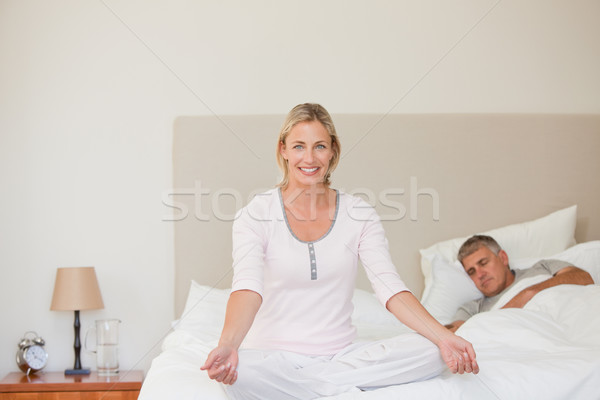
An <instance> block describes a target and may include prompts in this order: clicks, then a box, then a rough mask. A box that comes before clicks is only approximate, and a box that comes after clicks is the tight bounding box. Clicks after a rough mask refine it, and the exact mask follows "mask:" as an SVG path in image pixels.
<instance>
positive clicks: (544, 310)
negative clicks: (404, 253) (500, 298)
mask: <svg viewBox="0 0 600 400" xmlns="http://www.w3.org/2000/svg"><path fill="white" fill-rule="evenodd" d="M395 330H397V332H398V333H400V332H402V328H401V327H396V328H393V327H390V326H388V325H386V326H381V336H384V337H387V336H389V335H390V333H392V332H395ZM358 331H359V333H360V332H368V336H369V337H370V338H371V337H372V336H374V335H375V334H376V331H377V328H376V327H375V325H373V324H369V325H368V326H364V327H363V326H361V325H360V324H358ZM457 333H458V334H459V335H461V336H463V337H464V338H466V339H467V340H469V341H471V343H473V345H474V347H475V350H476V352H477V359H478V362H479V365H480V368H481V372H480V373H479V374H478V375H472V374H465V375H453V374H451V373H449V372H448V373H444V374H442V375H441V376H439V377H437V378H435V379H431V380H429V381H425V382H418V383H411V384H406V385H399V386H393V387H387V388H382V389H378V390H374V391H368V392H362V393H348V394H344V395H340V396H336V397H331V398H328V399H336V400H349V399H358V400H384V399H385V400H389V399H412V400H414V399H461V400H468V399H473V400H482V399H484V400H485V399H502V400H504V399H506V400H515V399H523V400H525V399H527V400H531V399H544V400H551V399H557V400H558V399H561V400H562V399H565V400H567V399H568V400H572V399H582V400H590V399H600V286H597V285H590V286H585V287H584V286H575V285H562V286H557V287H554V288H551V289H546V290H544V291H543V292H541V293H539V294H538V295H536V296H535V297H534V298H533V299H532V300H531V301H530V302H529V303H528V304H527V306H526V307H525V308H524V309H501V310H494V311H490V312H487V313H482V314H479V315H476V316H475V317H473V318H471V319H469V320H468V321H467V322H466V323H465V324H464V325H463V326H462V327H461V328H460V329H459V330H458V332H457ZM215 343H216V338H215V340H210V341H201V340H199V339H197V336H195V335H194V334H193V333H192V332H189V331H186V330H185V329H179V330H176V331H174V332H172V333H171V334H170V335H169V336H168V337H167V338H166V339H165V341H164V343H163V352H162V353H161V354H160V355H159V356H158V357H157V358H156V359H155V360H154V361H153V363H152V367H151V368H150V370H149V372H148V374H147V377H146V380H145V382H144V385H143V387H142V392H141V394H140V397H139V399H141V400H153V399H161V400H163V399H178V400H192V399H202V400H225V399H227V397H226V396H225V392H224V391H223V389H222V387H221V386H220V385H219V384H218V383H216V382H213V381H211V380H210V379H208V377H207V376H206V373H205V372H204V371H200V365H202V364H203V362H204V360H205V359H206V354H207V353H208V352H209V351H210V350H211V349H212V348H213V346H214V344H215ZM266 400H277V399H266Z"/></svg>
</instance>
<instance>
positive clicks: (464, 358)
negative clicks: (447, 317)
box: [438, 334, 479, 374]
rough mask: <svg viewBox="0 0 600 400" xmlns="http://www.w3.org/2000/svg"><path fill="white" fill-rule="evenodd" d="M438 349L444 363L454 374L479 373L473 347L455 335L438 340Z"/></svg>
mask: <svg viewBox="0 0 600 400" xmlns="http://www.w3.org/2000/svg"><path fill="white" fill-rule="evenodd" d="M438 347H439V348H440V353H441V354H442V358H443V359H444V362H445V363H446V365H447V366H448V368H450V371H452V373H454V374H463V373H465V372H466V373H473V374H477V373H478V372H479V365H478V364H477V360H476V357H475V350H473V345H472V344H471V343H469V342H468V341H466V340H465V339H463V338H461V337H460V336H456V335H455V334H451V335H448V336H446V337H445V338H444V339H442V340H440V342H439V344H438Z"/></svg>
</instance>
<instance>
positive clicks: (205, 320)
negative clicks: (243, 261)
mask: <svg viewBox="0 0 600 400" xmlns="http://www.w3.org/2000/svg"><path fill="white" fill-rule="evenodd" d="M230 293H231V289H216V288H212V287H210V286H204V285H200V284H199V283H197V282H196V281H194V280H192V282H191V284H190V291H189V292H188V297H187V301H186V303H185V308H184V310H183V314H181V318H180V319H179V320H176V321H174V322H173V329H174V330H186V331H188V332H190V333H191V334H192V335H194V337H197V338H198V339H200V340H202V341H204V342H212V341H215V340H218V339H219V337H220V336H221V330H222V329H223V323H224V322H225V309H226V308H227V300H228V299H229V294H230Z"/></svg>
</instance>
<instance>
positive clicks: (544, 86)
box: [0, 0, 600, 375]
mask: <svg viewBox="0 0 600 400" xmlns="http://www.w3.org/2000/svg"><path fill="white" fill-rule="evenodd" d="M490 10H491V11H490ZM598 15H600V3H599V2H598V1H595V0H589V1H581V0H577V1H546V0H536V1H528V2H525V4H523V2H519V1H514V0H504V1H500V2H497V1H474V0H471V1H466V0H465V1H455V2H442V1H421V2H412V1H400V2H388V1H376V2H357V1H351V2H345V1H330V2H320V1H302V2H300V1H294V2H275V1H253V2H242V1H232V2H218V1H214V2H209V1H200V2H187V1H165V0H160V1H159V0H153V1H134V0H129V1H114V0H104V1H92V2H82V1H76V0H71V1H68V0H55V1H52V2H48V1H44V0H0V57H1V60H0V187H1V188H2V195H1V196H0V310H1V313H0V316H1V318H2V324H1V325H2V329H0V375H4V374H5V373H7V372H9V371H12V370H15V369H16V365H15V363H14V360H13V359H14V353H15V351H16V349H17V347H16V344H17V342H18V341H19V339H20V338H21V336H22V335H23V333H24V332H25V331H27V330H36V331H37V332H38V333H39V334H40V335H42V336H43V337H44V338H45V339H46V341H47V342H48V344H47V350H48V352H49V353H50V363H49V366H48V369H49V370H62V369H64V368H67V367H71V366H72V362H73V352H72V342H73V331H72V323H73V315H72V313H69V312H56V311H49V307H50V300H51V296H52V288H53V283H54V276H55V271H56V268H57V267H61V266H81V265H94V266H95V267H96V270H97V274H98V278H99V281H100V286H101V290H102V293H103V297H104V302H105V309H104V310H98V311H89V312H83V313H82V319H83V324H84V328H86V327H87V326H89V325H91V324H92V323H93V321H94V319H98V318H103V317H115V318H120V319H121V320H122V321H123V324H122V341H121V344H122V346H121V364H122V366H123V368H124V369H128V368H133V367H135V368H143V369H146V368H148V366H149V364H150V361H151V359H152V357H153V356H154V355H155V354H157V352H158V350H159V346H160V341H161V339H162V338H163V336H164V335H165V334H166V333H167V331H168V328H169V322H170V321H171V320H172V319H173V318H174V312H173V309H174V306H173V295H174V293H173V290H174V289H173V280H174V276H173V275H174V270H173V235H172V226H171V225H170V223H168V222H163V221H162V219H163V216H164V214H165V213H166V212H167V211H168V209H167V207H165V206H164V205H163V204H162V195H163V193H164V192H166V191H169V190H170V187H171V172H172V170H171V139H172V136H171V135H172V132H171V128H172V123H173V121H174V119H175V117H176V116H178V115H200V114H212V113H216V114H219V115H223V114H240V113H241V114H258V113H260V114H265V113H285V112H287V111H288V110H289V109H290V108H291V107H292V106H294V105H295V104H297V103H299V102H304V101H317V102H321V103H322V104H324V105H325V106H326V107H327V108H328V109H329V111H330V112H332V113H353V112H357V113H387V112H392V113H405V112H410V113H413V112H416V113H421V112H444V113H446V112H447V113H454V112H523V113H531V112H533V113H600V76H599V75H598V73H597V71H600V46H599V44H598V38H599V37H600V25H599V24H598V23H597V16H598ZM361 150H362V151H368V149H361ZM215 151H227V149H215ZM83 361H84V365H85V366H93V363H94V359H93V357H91V356H90V355H87V354H84V358H83Z"/></svg>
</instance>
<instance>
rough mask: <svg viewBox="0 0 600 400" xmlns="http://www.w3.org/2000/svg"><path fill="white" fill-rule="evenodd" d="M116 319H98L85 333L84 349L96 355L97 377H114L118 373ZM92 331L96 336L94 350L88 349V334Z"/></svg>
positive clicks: (117, 325)
mask: <svg viewBox="0 0 600 400" xmlns="http://www.w3.org/2000/svg"><path fill="white" fill-rule="evenodd" d="M120 323H121V321H120V320H118V319H99V320H96V326H95V327H94V328H90V329H88V330H87V332H86V333H85V340H84V342H85V348H86V350H87V351H90V352H92V353H96V366H97V368H98V375H101V376H107V375H116V374H118V373H119V324H120ZM90 331H94V332H95V335H96V349H95V350H90V349H89V348H88V334H89V333H90Z"/></svg>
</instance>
